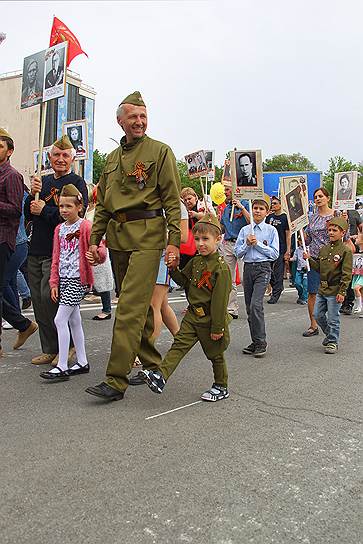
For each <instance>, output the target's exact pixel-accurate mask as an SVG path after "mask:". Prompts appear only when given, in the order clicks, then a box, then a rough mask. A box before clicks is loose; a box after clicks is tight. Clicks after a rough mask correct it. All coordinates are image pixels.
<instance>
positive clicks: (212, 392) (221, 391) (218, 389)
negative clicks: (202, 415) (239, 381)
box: [200, 383, 229, 402]
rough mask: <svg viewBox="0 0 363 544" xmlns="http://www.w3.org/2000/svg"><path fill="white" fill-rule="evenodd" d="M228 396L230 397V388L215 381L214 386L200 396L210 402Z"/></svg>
mask: <svg viewBox="0 0 363 544" xmlns="http://www.w3.org/2000/svg"><path fill="white" fill-rule="evenodd" d="M228 397H229V393H228V389H227V388H226V387H222V386H221V385H216V384H215V383H214V384H213V385H212V387H211V388H210V389H208V391H206V392H205V393H203V395H202V396H201V397H200V398H201V399H202V400H206V401H208V402H216V401H217V400H223V399H228Z"/></svg>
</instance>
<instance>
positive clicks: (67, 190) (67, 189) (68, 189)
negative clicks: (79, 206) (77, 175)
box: [60, 183, 82, 202]
mask: <svg viewBox="0 0 363 544" xmlns="http://www.w3.org/2000/svg"><path fill="white" fill-rule="evenodd" d="M60 196H76V197H77V198H78V200H79V201H80V202H82V193H80V192H79V190H78V189H77V187H76V186H75V185H73V183H68V185H64V186H63V187H62V190H61V192H60Z"/></svg>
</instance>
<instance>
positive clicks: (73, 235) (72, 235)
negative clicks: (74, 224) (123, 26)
mask: <svg viewBox="0 0 363 544" xmlns="http://www.w3.org/2000/svg"><path fill="white" fill-rule="evenodd" d="M73 238H79V229H78V230H76V231H74V232H69V233H68V234H67V235H66V240H67V242H70V241H71V240H73Z"/></svg>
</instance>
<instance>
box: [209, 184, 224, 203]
mask: <svg viewBox="0 0 363 544" xmlns="http://www.w3.org/2000/svg"><path fill="white" fill-rule="evenodd" d="M210 196H211V199H212V200H213V202H214V203H215V204H217V206H219V204H222V202H224V201H225V200H226V195H225V194H224V185H223V183H213V185H212V187H211V188H210Z"/></svg>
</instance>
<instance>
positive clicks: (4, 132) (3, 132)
mask: <svg viewBox="0 0 363 544" xmlns="http://www.w3.org/2000/svg"><path fill="white" fill-rule="evenodd" d="M0 136H3V137H4V138H10V140H12V137H11V136H10V134H9V133H8V131H7V130H5V129H4V128H1V127H0Z"/></svg>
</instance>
